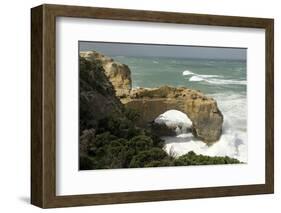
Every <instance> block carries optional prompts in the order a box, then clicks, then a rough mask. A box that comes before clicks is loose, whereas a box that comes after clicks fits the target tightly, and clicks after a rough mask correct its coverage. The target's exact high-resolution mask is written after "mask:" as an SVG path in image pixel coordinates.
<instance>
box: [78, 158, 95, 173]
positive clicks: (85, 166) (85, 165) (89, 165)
mask: <svg viewBox="0 0 281 213" xmlns="http://www.w3.org/2000/svg"><path fill="white" fill-rule="evenodd" d="M79 169H80V170H91V169H94V167H93V162H92V161H91V159H90V158H89V157H87V156H80V157H79Z"/></svg>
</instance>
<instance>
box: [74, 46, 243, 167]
mask: <svg viewBox="0 0 281 213" xmlns="http://www.w3.org/2000/svg"><path fill="white" fill-rule="evenodd" d="M78 49H79V170H95V169H118V168H119V169H121V168H146V167H166V166H196V165H217V164H220V165H221V164H232V165H233V164H245V163H247V49H246V48H237V47H236V48H231V47H204V46H184V45H166V44H165V45H164V44H135V43H110V42H94V41H79V42H78Z"/></svg>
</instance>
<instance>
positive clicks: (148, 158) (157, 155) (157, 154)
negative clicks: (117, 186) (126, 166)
mask: <svg viewBox="0 0 281 213" xmlns="http://www.w3.org/2000/svg"><path fill="white" fill-rule="evenodd" d="M165 157H167V153H166V152H165V151H164V150H163V149H160V148H155V147H154V148H151V149H149V150H146V151H141V152H139V153H138V154H137V155H135V156H134V157H133V159H132V161H131V163H130V167H131V168H136V167H137V168H139V167H145V165H146V164H149V163H151V162H152V161H161V160H162V159H164V158H165Z"/></svg>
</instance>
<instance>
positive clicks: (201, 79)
mask: <svg viewBox="0 0 281 213" xmlns="http://www.w3.org/2000/svg"><path fill="white" fill-rule="evenodd" d="M189 81H205V79H204V78H201V77H200V76H197V75H195V76H192V77H191V78H190V79H189Z"/></svg>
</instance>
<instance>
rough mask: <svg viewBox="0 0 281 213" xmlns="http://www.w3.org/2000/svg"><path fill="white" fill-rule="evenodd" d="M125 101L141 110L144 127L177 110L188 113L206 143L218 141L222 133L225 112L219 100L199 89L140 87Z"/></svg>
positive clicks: (196, 131)
mask: <svg viewBox="0 0 281 213" xmlns="http://www.w3.org/2000/svg"><path fill="white" fill-rule="evenodd" d="M121 102H122V103H123V104H125V106H126V107H129V108H133V109H136V110H138V111H139V113H140V114H141V115H140V119H139V121H138V124H139V125H140V126H146V125H147V124H148V123H151V122H152V121H154V119H155V118H157V116H159V115H160V114H162V113H164V112H166V111H168V110H170V109H175V110H179V111H181V112H183V113H185V114H187V116H188V118H189V119H190V120H191V121H192V132H193V134H194V136H196V137H198V138H200V139H202V140H203V141H205V142H214V141H217V140H218V139H219V138H220V135H221V132H222V123H223V115H222V113H221V112H220V110H219V108H218V106H217V103H216V101H215V100H214V99H213V98H210V97H207V96H205V95H204V94H203V93H201V92H199V91H196V90H191V89H187V88H185V87H180V88H174V87H169V86H163V87H160V88H137V89H132V91H131V93H130V95H129V96H127V97H126V98H123V99H121Z"/></svg>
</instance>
